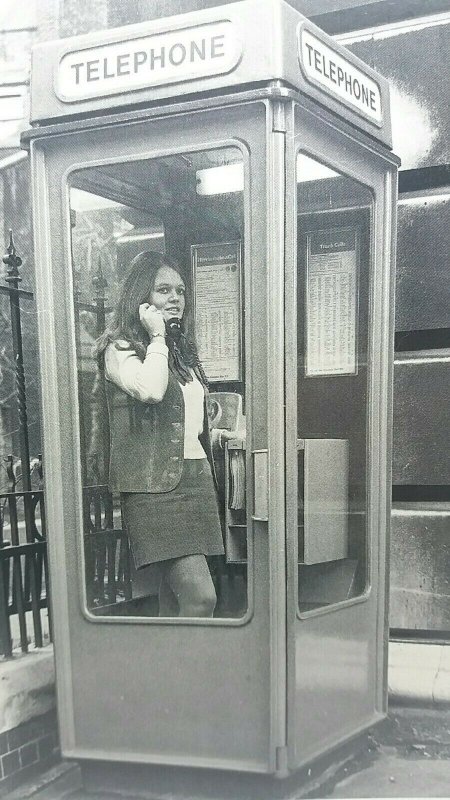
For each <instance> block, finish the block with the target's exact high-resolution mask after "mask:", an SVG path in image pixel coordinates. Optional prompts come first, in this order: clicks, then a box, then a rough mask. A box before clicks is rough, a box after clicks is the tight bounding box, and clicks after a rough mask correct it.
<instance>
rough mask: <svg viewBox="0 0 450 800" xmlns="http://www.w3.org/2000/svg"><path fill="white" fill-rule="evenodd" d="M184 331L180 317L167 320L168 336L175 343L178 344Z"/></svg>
mask: <svg viewBox="0 0 450 800" xmlns="http://www.w3.org/2000/svg"><path fill="white" fill-rule="evenodd" d="M181 331H182V326H181V320H180V319H178V317H171V318H170V319H167V320H166V334H167V336H170V337H171V339H173V340H174V341H175V342H178V340H179V338H180V335H181Z"/></svg>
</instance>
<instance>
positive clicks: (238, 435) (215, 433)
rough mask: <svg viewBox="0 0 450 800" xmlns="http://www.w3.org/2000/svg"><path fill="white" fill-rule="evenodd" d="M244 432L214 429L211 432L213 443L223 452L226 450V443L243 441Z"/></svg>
mask: <svg viewBox="0 0 450 800" xmlns="http://www.w3.org/2000/svg"><path fill="white" fill-rule="evenodd" d="M242 438H243V437H242V431H228V430H227V429H226V428H213V429H212V431H211V443H212V445H213V447H215V446H217V447H219V448H220V449H221V450H223V449H224V448H225V442H230V441H231V440H232V439H242Z"/></svg>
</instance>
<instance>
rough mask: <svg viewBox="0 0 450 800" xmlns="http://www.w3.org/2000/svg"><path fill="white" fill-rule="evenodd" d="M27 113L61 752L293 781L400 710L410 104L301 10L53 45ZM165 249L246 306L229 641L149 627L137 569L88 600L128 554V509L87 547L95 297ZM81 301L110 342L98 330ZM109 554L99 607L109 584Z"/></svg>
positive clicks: (179, 621)
mask: <svg viewBox="0 0 450 800" xmlns="http://www.w3.org/2000/svg"><path fill="white" fill-rule="evenodd" d="M256 19H257V24H255V20H256ZM31 108H32V111H31V119H32V127H31V129H30V130H29V131H27V132H26V133H25V134H24V137H23V141H24V145H25V146H26V147H28V148H29V149H30V152H31V164H32V181H33V198H34V229H35V247H36V269H37V299H38V303H39V332H40V358H41V370H42V399H43V430H44V454H45V472H46V514H47V520H48V531H49V534H48V539H49V541H48V546H49V559H50V571H51V581H52V608H53V625H54V641H55V655H56V665H57V693H58V712H59V721H60V730H61V745H62V752H63V755H64V756H65V757H68V758H76V759H79V760H81V761H85V762H90V763H92V762H94V761H99V760H100V761H108V762H113V761H115V762H119V763H123V762H127V763H139V764H162V765H181V766H194V767H210V768H216V769H226V770H238V771H247V772H257V773H268V774H269V773H270V774H276V775H278V776H285V775H287V774H288V773H289V772H291V771H294V770H297V769H298V768H300V767H301V766H303V765H306V764H308V763H310V762H311V761H312V760H313V759H314V758H316V757H318V756H320V755H322V754H323V753H325V752H326V751H329V750H330V749H331V748H333V747H336V746H337V745H339V744H341V743H343V742H344V741H346V740H348V739H349V738H350V737H351V736H353V735H355V734H356V733H358V732H360V731H362V730H364V729H366V728H367V727H369V726H370V725H373V724H374V722H376V721H377V720H379V719H381V718H382V717H383V716H384V715H385V713H386V696H387V688H386V670H387V535H388V525H389V503H390V455H391V449H390V448H391V399H392V398H391V382H392V355H391V351H392V331H393V316H392V300H393V296H394V292H393V274H394V269H393V264H394V241H395V202H396V170H397V167H398V160H397V158H396V157H395V156H394V155H393V154H392V153H391V150H390V148H391V134H390V113H389V90H388V85H387V82H386V81H385V80H384V79H383V78H382V77H380V76H379V75H377V74H376V73H375V72H374V71H373V70H372V69H371V68H369V67H367V66H366V65H365V64H363V63H362V62H361V61H359V60H358V59H357V58H356V57H355V56H353V55H352V54H351V53H349V52H347V51H346V50H345V49H344V48H342V47H341V46H339V45H337V44H336V43H335V42H334V41H333V40H331V39H330V38H329V37H327V36H326V35H325V34H324V33H323V32H321V31H320V30H319V29H317V28H316V27H315V26H314V25H312V24H311V23H310V22H309V21H308V20H306V19H305V18H304V17H303V16H302V15H300V14H299V13H298V12H297V11H295V10H294V9H293V8H292V7H291V6H289V5H288V4H287V3H285V2H283V0H264V2H261V0H242V2H237V3H232V4H229V5H227V6H225V7H217V8H211V9H208V10H204V11H199V12H195V13H189V14H185V15H180V16H176V17H172V18H169V19H160V20H157V21H150V22H146V23H142V24H139V25H130V26H127V27H124V28H120V29H117V30H108V31H102V32H97V33H94V34H89V35H86V36H79V37H75V38H72V39H64V40H60V41H57V42H50V43H47V44H42V45H38V46H37V47H36V48H35V50H34V52H33V62H32V105H31ZM230 166H231V167H233V168H234V174H235V178H236V176H238V183H237V184H233V185H232V186H231V185H228V188H227V184H225V188H224V189H222V190H221V192H220V193H216V194H214V191H213V192H212V193H209V190H208V189H207V188H205V186H204V185H203V184H202V181H204V180H206V178H208V179H209V178H211V177H212V179H213V181H215V180H216V179H217V172H216V173H215V175H213V170H220V169H223V168H227V167H230ZM208 170H209V171H210V175H209V176H206V177H205V172H207V171H208ZM227 174H231V173H227ZM214 185H215V186H216V187H217V184H214ZM199 186H203V189H199ZM80 198H81V200H80ZM86 198H87V199H86ZM98 198H100V199H101V200H102V202H100V201H99V200H98ZM82 201H83V203H84V205H83V204H81V205H80V206H78V208H81V209H82V210H81V212H78V211H77V210H76V209H75V206H76V202H79V203H82ZM94 201H95V202H94ZM103 201H104V202H103ZM102 203H103V204H102ZM105 209H106V210H105ZM124 209H125V210H124ZM102 214H106V216H102ZM77 215H78V217H77ZM83 215H84V216H83ZM89 215H90V216H89ZM108 215H109V216H108ZM76 217H77V219H78V221H77V220H75V218H76ZM80 219H81V223H80V222H79V220H80ZM105 219H107V222H105ZM102 225H103V229H102V228H101V226H102ZM77 226H78V228H77ZM93 229H95V231H94V232H95V237H96V238H95V237H94V235H93V234H92V230H93ZM99 231H100V233H99ZM103 233H104V235H103ZM158 236H159V237H160V239H158ZM119 240H120V242H121V246H123V248H125V249H123V248H122V250H121V251H120V253H119V250H118V247H119V245H118V244H117V242H118V241H119ZM150 240H151V241H152V247H153V248H154V249H155V248H156V249H158V247H162V248H163V249H164V248H165V249H166V250H169V251H170V252H172V253H173V252H175V254H178V255H180V253H181V254H182V257H183V259H187V260H189V258H192V262H191V263H192V264H194V261H195V264H196V270H197V271H196V273H195V274H196V275H197V278H196V280H197V282H196V285H195V292H196V304H197V306H196V307H197V311H198V309H199V305H198V304H199V303H200V304H201V303H202V302H203V300H204V297H205V295H204V292H205V291H207V289H208V285H209V288H210V289H211V286H212V287H213V291H214V297H215V298H217V297H219V298H220V297H221V286H222V283H221V280H222V278H220V277H219V278H217V274H218V273H217V274H215V277H214V278H211V276H210V274H209V273H208V271H207V269H206V267H208V268H210V267H211V269H212V268H214V269H216V267H217V265H218V264H222V266H223V264H226V265H227V266H228V272H227V274H226V275H225V273H223V281H224V282H225V281H228V283H227V284H226V286H227V287H228V288H227V290H226V292H224V293H223V294H224V299H223V304H224V306H223V308H224V309H225V311H224V315H225V316H226V314H228V313H232V310H231V311H230V308H229V307H228V306H227V307H226V303H227V302H228V301H229V298H230V297H235V299H236V298H237V300H236V302H238V303H239V308H238V311H239V315H240V316H239V315H238V316H239V320H238V323H236V321H234V322H233V323H232V324H231V325H230V324H229V325H228V327H226V325H227V323H226V322H223V320H222V321H220V320H219V322H217V320H216V322H214V321H212V319H211V318H209V317H208V313H209V306H208V303H207V302H206V301H205V303H204V307H203V310H201V313H200V311H198V317H199V324H200V327H201V325H203V323H204V327H203V328H202V329H201V334H200V339H201V342H200V345H201V348H202V347H203V357H204V358H205V359H206V361H207V362H208V364H209V366H208V370H210V374H211V371H212V373H213V375H212V381H211V389H212V391H213V395H212V401H213V402H214V407H213V416H214V415H215V417H216V418H217V419H216V422H217V425H218V426H220V424H222V426H224V427H229V428H230V429H232V430H236V439H235V440H234V441H231V442H230V443H229V445H228V447H227V449H226V452H225V454H224V458H223V464H222V467H223V476H222V477H223V480H224V485H225V495H224V496H225V500H224V524H225V540H226V557H225V559H223V560H221V561H220V564H219V565H217V564H216V565H215V567H214V568H215V569H216V573H215V578H216V581H217V586H218V587H219V590H218V591H219V594H220V592H221V591H222V589H223V593H222V594H220V598H221V599H220V602H221V604H222V605H221V608H222V609H224V611H223V613H222V614H219V613H218V614H216V616H215V617H214V618H213V619H208V620H203V619H197V618H193V619H187V618H179V617H174V618H169V617H159V616H158V615H157V613H156V614H155V613H153V614H152V613H151V611H150V612H148V611H147V612H146V613H144V612H142V613H141V612H139V611H138V610H137V609H138V605H139V603H138V601H139V602H140V603H141V606H142V597H143V595H142V593H141V594H140V595H139V594H138V593H137V592H136V586H137V585H138V583H139V580H138V578H139V576H136V575H134V576H133V575H131V577H130V573H129V570H128V572H127V570H126V569H124V571H122V573H121V575H122V579H123V581H124V585H125V589H123V587H122V591H121V592H118V593H117V591H116V590H117V585H116V584H115V586H116V588H115V592H116V594H114V597H113V598H112V599H111V597H109V599H108V598H107V599H106V600H105V596H104V594H103V595H102V598H103V599H102V601H101V602H100V601H99V599H98V594H97V595H96V600H95V602H94V600H93V599H92V597H93V596H91V595H90V594H89V591H90V590H89V587H88V582H89V581H88V577H87V573H88V571H89V570H88V567H89V564H88V561H89V558H90V557H91V555H92V551H89V553H91V555H88V550H87V549H86V547H87V545H86V541H87V539H89V536H91V537H92V536H93V535H94V534H98V533H100V534H102V536H103V535H104V538H105V537H107V536H108V535H109V536H112V537H113V539H114V547H113V555H112V556H111V552H112V551H110V550H108V547H110V545H109V544H108V542H107V543H106V545H105V544H104V550H103V551H102V552H103V554H104V557H105V558H107V557H108V553H109V555H110V561H109V562H108V563H109V568H110V570H111V569H112V572H113V573H114V570H115V568H116V567H117V564H119V563H120V564H122V561H121V560H120V559H121V558H122V551H121V550H120V547H121V546H122V545H123V547H124V548H125V551H126V542H125V544H124V543H123V531H121V530H120V510H119V511H118V510H117V507H116V506H114V507H113V505H110V506H108V502H109V501H108V502H106V501H105V503H106V505H104V506H101V508H100V507H99V508H100V511H99V515H100V517H99V528H98V529H97V530H93V529H90V528H89V524H90V523H89V521H90V520H91V516H90V513H91V511H90V509H91V504H92V502H93V500H92V497H91V495H90V494H89V490H90V487H91V484H92V476H90V477H89V476H87V475H86V447H87V445H86V441H85V439H86V431H85V427H86V425H89V424H90V423H88V422H86V419H87V417H86V415H85V414H84V411H85V409H86V407H87V406H88V410H89V412H90V413H91V412H92V413H95V408H96V407H95V404H94V405H90V403H91V400H90V399H88V400H86V398H87V397H88V398H91V396H94V395H93V394H92V392H94V390H93V388H92V380H91V379H92V372H93V370H92V361H90V360H89V359H90V358H91V356H90V346H91V345H92V343H93V342H94V340H95V335H96V331H95V325H94V329H93V323H92V319H94V320H95V321H96V322H98V320H99V313H98V309H99V308H101V309H103V312H102V313H103V317H102V319H100V322H102V320H103V324H104V322H105V314H107V313H108V307H109V305H110V304H111V302H112V299H113V295H114V291H115V287H114V286H113V284H112V283H111V279H110V280H109V285H108V288H107V289H106V292H105V294H106V297H105V296H102V297H100V295H99V294H98V293H97V301H98V302H97V304H96V305H95V303H94V305H95V309H94V310H95V313H94V311H93V307H92V302H93V301H92V300H89V298H88V297H87V296H86V292H88V291H89V286H90V283H89V281H91V280H92V278H93V277H94V278H95V279H96V280H97V283H96V287H97V290H98V287H99V285H101V277H102V276H101V275H100V273H97V274H96V275H95V276H93V273H92V271H91V272H89V274H87V273H86V270H87V264H88V262H89V264H91V266H90V269H91V270H92V269H93V266H92V263H91V262H94V261H96V259H97V254H99V255H100V262H101V264H102V269H103V273H104V271H105V264H106V266H107V268H108V269H110V270H111V274H112V275H113V276H115V278H116V279H117V280H119V279H120V277H121V275H122V273H121V270H123V269H125V267H124V266H123V265H124V264H125V262H127V263H128V260H129V255H130V252H131V250H129V249H128V250H127V248H130V247H132V246H133V247H135V246H136V247H137V248H138V250H137V251H134V252H138V251H139V249H144V246H143V244H142V243H144V245H148V242H149V241H150ZM86 242H89V246H87V245H86ZM93 242H94V244H93ZM95 242H96V243H97V244H95ZM236 243H237V244H238V245H239V247H236ZM96 247H97V250H96V249H95V248H96ZM89 248H90V249H89ZM192 248H194V249H192ZM202 248H203V249H202ZM208 248H209V249H208ZM214 248H216V249H214ZM220 248H222V250H221V251H220ZM233 248H234V249H233ZM218 251H220V253H221V255H220V253H219V255H217V253H218ZM238 253H239V254H238ZM202 259H203V260H202ZM208 259H209V260H208ZM72 262H73V267H74V268H73V269H72ZM202 264H203V266H204V265H205V264H206V267H205V269H204V270H203V272H202V270H201V267H202ZM238 268H239V270H240V272H241V275H240V278H239V280H238V279H236V276H234V277H233V275H234V273H236V271H237V270H238ZM83 271H84V272H83ZM233 271H234V272H233ZM78 273H80V274H81V281H82V287H81V290H80V287H79V285H76V282H75V281H76V279H77V274H78ZM85 273H86V274H85ZM192 274H193V273H192ZM83 276H84V277H83ZM208 276H209V277H208ZM208 280H209V281H210V283H209V284H208ZM83 281H84V283H83ZM202 281H203V283H202ZM211 281H212V283H211ZM233 281H234V282H233ZM205 282H206V283H205ZM205 285H206V286H207V289H205V288H204V287H205ZM223 285H224V286H225V283H223ZM202 287H203V288H202ZM80 292H81V300H80ZM83 292H85V294H83ZM202 293H203V294H202ZM233 293H234V294H233ZM99 297H100V300H99ZM74 298H75V300H74ZM218 302H219V301H218ZM220 302H222V300H220ZM77 303H78V306H77ZM83 304H84V305H83ZM81 306H82V307H83V308H84V312H83V313H84V314H85V315H86V314H87V315H88V316H89V314H91V317H92V319H91V322H90V324H87V323H86V324H85V322H86V320H85V317H84V318H83V319H84V320H85V321H84V322H83V325H82V326H81V327H82V330H81V332H80V315H79V313H78V312H79V308H80V307H81ZM235 308H236V307H235ZM225 312H226V313H225ZM202 314H203V316H202ZM100 317H101V313H100ZM224 318H225V317H224ZM205 319H206V322H205ZM227 319H228V317H227ZM202 320H203V322H202ZM215 324H217V325H219V330H220V331H221V333H222V334H224V332H228V333H229V332H230V331H233V330H234V331H236V328H239V333H238V334H237V333H236V337H237V341H238V347H239V352H238V353H237V355H236V351H235V350H234V351H232V347H231V345H230V349H229V350H227V351H226V352H225V353H223V352H222V350H221V349H220V342H219V343H217V341H215V340H214V337H213V336H212V334H211V335H210V334H207V333H205V330H206V328H207V326H208V325H210V326H211V325H215ZM220 326H222V327H220ZM97 333H98V329H97ZM208 336H209V338H208ZM222 338H223V336H222ZM233 341H234V340H233ZM234 344H235V342H234ZM208 359H209V361H208ZM221 359H222V360H221ZM86 364H87V365H88V366H87V367H85V366H83V365H86ZM89 364H90V365H91V366H89ZM208 370H207V371H208ZM89 381H91V383H89ZM85 383H86V386H87V385H88V384H89V388H88V389H86V386H85ZM94 394H95V393H94ZM236 398H237V399H236ZM233 415H234V416H233ZM88 416H89V415H88ZM218 416H220V417H221V418H222V422H221V423H220V421H219V420H218ZM227 420H228V421H227ZM230 420H231V421H230ZM80 426H81V427H80ZM83 426H84V427H83ZM100 427H101V426H100ZM83 436H85V439H84V440H83ZM100 471H101V470H100ZM99 480H100V483H105V482H106V480H107V478H105V476H104V475H103V476H102V477H101V478H100V479H99ZM67 487H70V491H68V489H67ZM86 492H87V494H86ZM86 497H87V500H86ZM102 502H103V500H102ZM118 514H119V516H117V515H118ZM94 516H95V514H94ZM86 520H88V528H89V529H88V530H86V524H87V523H86ZM108 541H109V540H108ZM111 541H112V539H111ZM111 546H112V545H111ZM114 548H116V549H114ZM99 552H100V550H96V554H97V555H96V556H95V558H96V559H97V560H96V561H95V564H94V567H92V564H91V565H90V567H89V569H90V570H91V573H90V574H91V578H92V569H93V570H94V572H95V571H96V572H95V575H94V577H95V576H97V587H96V591H97V593H98V590H99V587H98V581H99V580H100V581H101V583H102V587H101V591H102V592H103V590H104V587H105V585H106V583H104V581H106V582H107V581H108V578H110V577H111V574H109V573H108V569H106V573H105V565H104V564H103V572H101V573H100V572H99V570H100V566H99V564H100V560H101V559H100V556H99V555H98V553H99ZM105 554H106V555H105ZM128 555H129V552H128ZM111 559H112V560H111ZM94 560H95V559H94ZM128 563H129V562H128ZM99 574H100V575H101V577H100V578H98V576H99ZM105 574H106V577H105ZM113 577H114V576H113ZM108 586H109V584H108ZM239 586H240V587H241V589H240V590H239ZM127 587H128V588H127ZM130 587H131V589H130ZM224 587H225V588H224ZM233 587H234V588H233ZM236 587H237V588H236ZM242 587H243V588H242ZM238 591H241V600H240V601H239V602H237V601H236V597H235V595H234V594H233V593H234V592H238ZM127 592H128V593H127ZM227 597H228V598H230V597H231V600H229V599H228V600H227ZM144 599H145V598H144ZM235 601H236V602H235ZM233 603H234V605H233ZM227 604H228V605H227ZM144 605H145V604H144ZM125 607H126V609H127V610H126V611H124V609H125ZM110 774H113V773H112V772H111V773H110ZM114 774H115V777H114V781H116V780H117V778H118V775H117V773H114Z"/></svg>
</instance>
